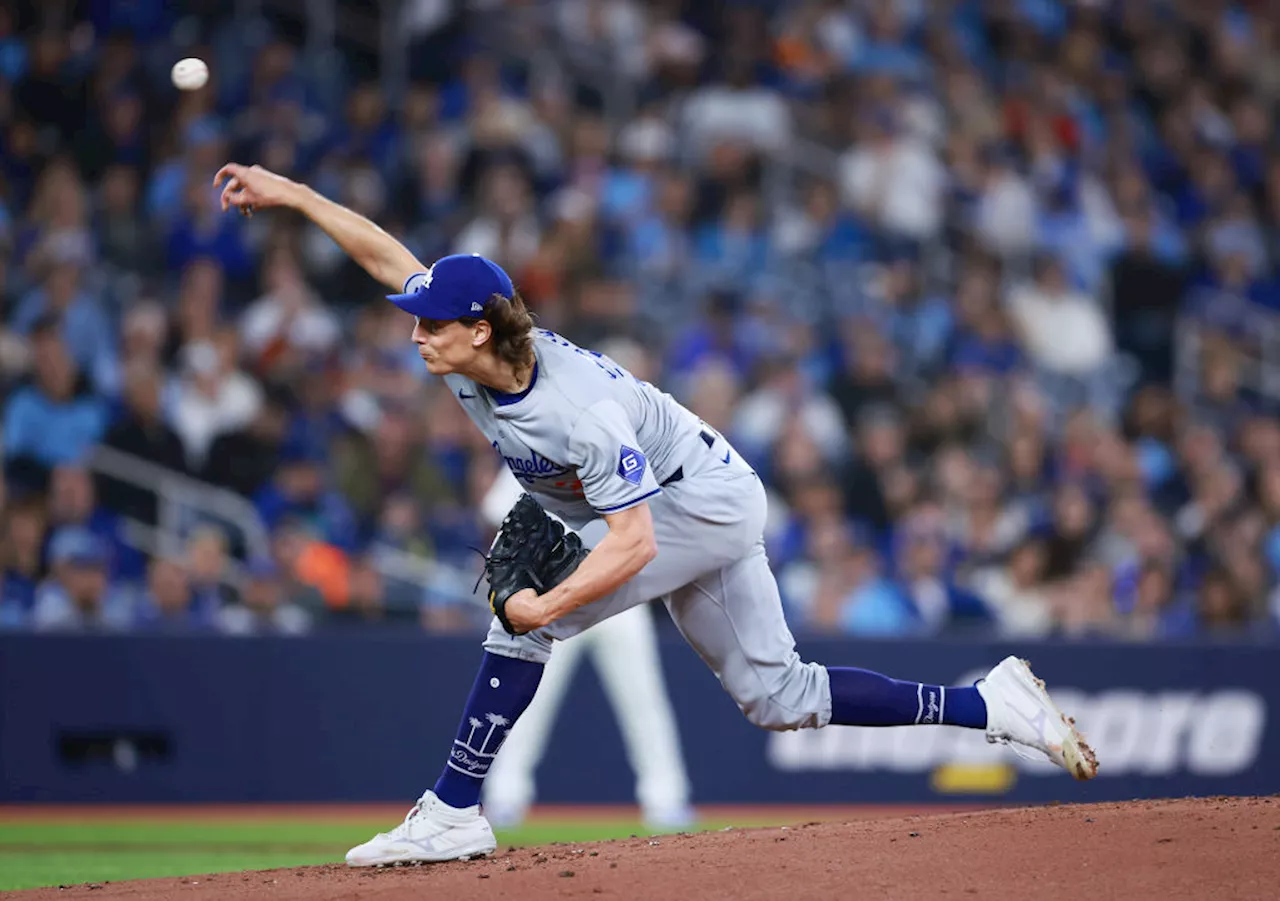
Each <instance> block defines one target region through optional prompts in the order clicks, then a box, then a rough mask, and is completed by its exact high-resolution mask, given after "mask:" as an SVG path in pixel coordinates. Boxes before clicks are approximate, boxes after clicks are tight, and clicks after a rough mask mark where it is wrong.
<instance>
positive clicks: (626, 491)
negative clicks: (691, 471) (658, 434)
mask: <svg viewBox="0 0 1280 901" xmlns="http://www.w3.org/2000/svg"><path fill="white" fill-rule="evenodd" d="M568 462H569V463H570V464H571V465H573V466H575V467H577V470H578V478H579V480H581V482H582V491H583V494H584V495H585V496H586V499H587V503H588V504H590V505H591V507H592V509H593V510H595V511H596V513H599V514H606V513H617V512H619V511H620V510H625V509H627V508H628V507H634V506H635V505H636V504H638V503H640V502H641V501H643V500H645V499H647V498H650V497H653V496H654V495H655V494H657V493H658V492H659V491H661V490H662V489H661V488H659V487H658V483H657V481H656V480H655V479H654V477H653V470H652V469H651V468H650V466H649V461H648V460H647V459H646V458H645V453H644V449H643V448H641V447H640V442H639V441H637V440H636V433H635V429H633V428H632V427H631V423H630V421H629V420H628V419H627V415H626V413H625V411H624V410H623V409H622V407H621V405H619V404H618V403H617V402H616V401H611V400H605V401H600V402H599V403H597V404H594V405H593V406H591V407H590V408H588V409H587V410H586V411H584V412H583V413H582V415H581V416H579V417H578V421H577V423H575V424H574V427H573V432H572V434H570V436H569V461H568Z"/></svg>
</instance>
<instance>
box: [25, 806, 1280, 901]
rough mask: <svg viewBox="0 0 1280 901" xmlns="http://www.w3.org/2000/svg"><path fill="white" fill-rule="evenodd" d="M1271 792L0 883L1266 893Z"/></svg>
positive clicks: (988, 894)
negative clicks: (207, 871)
mask: <svg viewBox="0 0 1280 901" xmlns="http://www.w3.org/2000/svg"><path fill="white" fill-rule="evenodd" d="M1277 885H1280V798H1275V797H1266V798H1199V799H1179V800H1169V801H1133V802H1128V803H1123V804H1089V805H1061V806H1051V807H1036V808H1011V809H1002V810H992V811H982V812H974V813H949V814H932V815H925V816H909V817H887V818H884V819H864V820H859V821H855V822H849V823H799V824H796V825H793V826H786V827H769V828H762V829H741V830H739V829H731V830H726V831H721V832H713V833H701V834H696V835H670V836H662V837H658V838H636V839H628V840H623V841H614V842H599V843H590V844H580V845H578V844H574V845H567V844H561V845H551V846H546V847H542V848H525V849H520V850H507V849H499V851H498V853H497V854H495V855H494V856H492V857H488V858H485V859H482V860H477V861H467V862H456V863H449V864H436V865H434V866H428V867H414V868H396V869H374V870H353V869H349V868H347V867H345V866H342V865H329V866H321V867H305V868H299V869H287V870H266V871H259V872H249V873H220V874H215V875H212V876H189V877H183V878H177V879H175V878H165V879H145V880H137V881H134V882H120V883H108V884H104V885H96V884H95V885H76V886H65V887H59V888H45V889H35V890H32V891H25V892H13V893H11V894H10V896H11V897H13V898H14V899H17V901H45V899H53V898H59V899H76V898H93V899H95V901H107V899H113V898H121V899H126V898H127V899H130V901H152V899H170V898H181V899H188V901H214V899H219V901H223V899H225V901H237V899H267V898H270V899H273V901H277V899H278V901H292V899H299V901H301V899H338V898H344V899H345V898H374V899H381V901H400V899H406V901H407V899H424V898H447V899H449V901H468V899H486V901H490V899H495V898H513V899H520V901H548V899H562V898H563V899H568V898H583V899H588V898H589V899H596V898H601V899H604V898H617V899H679V901H686V899H688V901H695V899H696V901H703V899H705V901H719V899H726V901H729V899H731V901H746V899H756V898H778V899H786V901H827V899H832V901H834V899H841V901H846V899H851V898H874V899H886V901H936V899H949V901H954V899H966V898H1018V899H1058V898H1061V899H1073V901H1081V899H1088V901H1105V899H1117V901H1118V899H1125V901H1145V899H1192V898H1194V899H1215V901H1227V899H1248V901H1263V899H1268V898H1276V897H1280V890H1278V889H1277Z"/></svg>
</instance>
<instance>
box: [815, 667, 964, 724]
mask: <svg viewBox="0 0 1280 901" xmlns="http://www.w3.org/2000/svg"><path fill="white" fill-rule="evenodd" d="M827 673H828V674H829V675H830V677H831V724H832V725H835V726H913V725H914V726H923V725H938V726H965V727H967V728H969V729H985V728H986V727H987V703H986V701H984V700H982V695H980V694H978V689H977V688H976V687H974V686H972V685H966V686H963V687H955V688H947V687H945V686H942V685H926V684H925V683H923V682H900V681H899V680H897V679H890V678H889V677H888V676H882V675H880V674H879V673H873V672H871V671H870V670H865V669H857V668H856V667H850V666H829V667H827Z"/></svg>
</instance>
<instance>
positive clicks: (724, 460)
mask: <svg viewBox="0 0 1280 901" xmlns="http://www.w3.org/2000/svg"><path fill="white" fill-rule="evenodd" d="M720 462H721V463H728V462H729V452H728V451H725V452H724V459H723V460H721V461H720Z"/></svg>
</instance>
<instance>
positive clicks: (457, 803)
mask: <svg viewBox="0 0 1280 901" xmlns="http://www.w3.org/2000/svg"><path fill="white" fill-rule="evenodd" d="M542 670H543V665H542V664H541V663H531V662H530V661H528V660H516V659H515V658H514V657H500V656H498V655H497V654H490V653H488V652H485V655H484V660H483V661H481V663H480V672H479V673H477V674H476V681H475V684H473V685H472V686H471V696H470V697H468V698H467V706H466V709H465V710H464V711H463V713H462V723H461V724H460V725H459V726H458V737H457V738H455V739H454V740H453V747H452V748H451V749H450V751H449V759H448V760H447V761H445V766H444V771H443V772H441V774H440V778H439V779H437V780H436V785H435V793H436V796H437V797H439V798H440V800H441V801H443V802H444V803H446V804H448V805H449V806H450V807H471V806H472V805H473V804H478V803H480V788H481V786H482V785H483V784H484V777H485V776H487V775H488V774H489V765H490V764H492V763H493V758H494V757H495V756H496V755H497V753H498V749H499V748H501V747H502V743H503V741H505V740H506V737H507V733H508V732H510V731H511V727H512V726H514V725H515V722H516V720H517V719H519V717H520V714H522V713H524V711H525V708H526V707H528V706H529V704H530V702H531V701H533V695H534V693H535V692H536V691H537V690H538V683H539V682H540V681H541V680H542Z"/></svg>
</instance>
